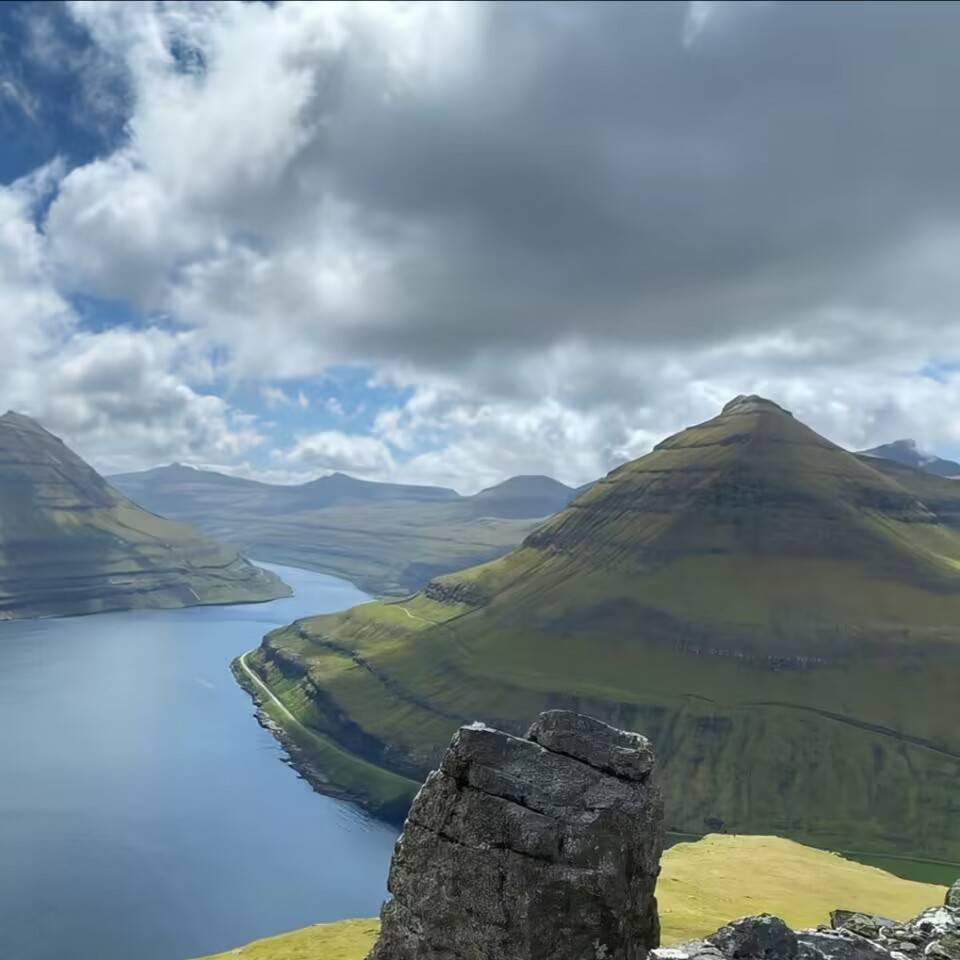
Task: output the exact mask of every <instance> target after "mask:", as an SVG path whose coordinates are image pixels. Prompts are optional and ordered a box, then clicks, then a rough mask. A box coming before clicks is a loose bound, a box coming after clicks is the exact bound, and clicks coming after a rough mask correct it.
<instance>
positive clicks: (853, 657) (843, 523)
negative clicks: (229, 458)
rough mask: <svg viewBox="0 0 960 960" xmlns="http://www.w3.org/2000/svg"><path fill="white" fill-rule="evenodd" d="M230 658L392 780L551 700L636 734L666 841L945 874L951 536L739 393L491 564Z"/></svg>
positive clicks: (957, 568) (959, 729)
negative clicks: (647, 750)
mask: <svg viewBox="0 0 960 960" xmlns="http://www.w3.org/2000/svg"><path fill="white" fill-rule="evenodd" d="M250 662H251V665H252V666H254V667H255V668H256V669H258V670H259V671H260V672H261V674H262V675H263V677H264V679H266V680H267V682H270V683H280V682H281V680H282V685H283V687H284V689H285V691H286V697H287V698H288V699H289V701H290V702H291V703H292V704H294V705H295V707H296V709H297V710H298V711H299V714H298V715H300V716H301V717H302V719H304V721H305V722H306V723H308V724H311V725H313V726H314V727H315V728H317V729H319V730H321V731H323V732H324V733H325V734H326V735H328V736H330V737H332V738H334V739H335V740H337V741H338V742H340V743H341V744H344V745H346V746H347V747H348V748H349V749H351V750H354V751H356V752H358V753H360V754H362V755H363V756H365V757H366V758H367V759H373V760H374V761H375V762H378V763H381V764H384V765H386V766H389V767H390V768H392V769H394V770H396V771H398V772H401V773H405V774H407V775H409V776H419V775H422V773H423V772H425V771H426V770H427V769H428V768H429V767H430V766H431V765H432V764H433V762H434V761H435V760H436V758H437V756H438V750H439V749H440V748H441V747H442V746H443V745H445V744H446V742H447V741H448V739H449V736H450V733H451V731H452V729H453V728H454V727H455V726H456V725H457V724H458V723H460V722H464V721H470V720H474V719H477V718H481V719H484V720H487V721H489V722H493V723H495V724H498V725H501V726H504V727H506V728H507V729H510V730H517V731H519V730H521V729H522V728H523V727H524V726H525V724H526V723H527V722H528V721H529V718H530V717H532V716H534V715H535V714H536V713H537V712H538V711H539V710H542V709H544V708H546V707H556V706H568V707H573V708H575V709H580V710H582V711H585V712H588V713H592V714H594V715H596V716H600V717H602V718H604V719H607V720H610V721H612V722H615V723H617V724H618V725H621V726H627V727H630V728H633V729H637V730H642V731H643V732H644V733H646V734H647V735H649V736H650V737H651V738H652V739H653V740H654V742H655V743H656V745H657V749H658V753H659V756H660V758H661V774H662V777H663V780H664V783H665V788H666V795H667V797H668V824H669V826H670V827H671V828H672V829H675V830H679V831H685V832H691V833H699V832H705V831H707V830H709V829H714V828H716V827H717V826H719V825H720V824H724V825H725V826H726V827H727V828H728V829H730V830H734V831H737V832H749V833H775V834H781V835H786V836H791V837H794V838H796V839H801V840H805V841H808V842H812V843H815V844H818V845H822V846H825V847H830V848H834V849H854V850H856V849H862V850H868V851H878V852H900V853H909V854H913V855H920V856H929V857H933V858H943V859H960V787H958V784H960V722H958V721H960V707H958V704H960V535H958V534H957V532H955V531H954V530H953V529H951V528H950V527H948V526H947V525H945V524H944V523H942V522H940V521H939V520H938V517H937V515H936V514H935V512H934V511H933V510H931V509H930V508H929V507H928V506H927V505H926V504H925V503H924V502H923V500H921V499H920V498H919V497H918V496H916V495H915V494H914V493H912V492H911V491H909V490H908V489H906V487H904V486H903V485H902V484H899V483H898V482H897V481H896V480H895V479H894V478H892V477H890V476H887V475H885V474H883V473H881V472H879V471H877V470H875V469H873V468H872V467H870V466H869V465H868V464H866V463H864V462H863V461H861V460H860V459H858V458H857V457H855V456H852V455H850V454H848V453H846V452H845V451H843V450H841V449H840V448H839V447H837V446H835V445H834V444H832V443H830V442H829V441H827V440H825V439H824V438H822V437H820V436H818V435H817V434H816V433H814V432H813V431H812V430H810V429H809V428H807V427H806V426H804V425H803V424H801V423H799V422H798V421H796V420H795V419H794V418H793V417H792V416H790V414H788V413H787V412H785V411H783V410H781V409H780V408H779V407H777V406H776V405H775V404H772V403H769V402H768V401H764V400H760V399H758V398H738V399H737V400H736V401H733V402H732V403H731V404H728V406H727V407H726V408H725V409H724V411H723V413H722V414H721V415H720V416H718V417H716V418H714V419H713V420H711V421H708V422H707V423H705V424H701V425H699V426H697V427H693V428H690V429H689V430H685V431H683V432H682V433H680V434H678V435H676V436H674V437H671V438H669V439H668V440H666V441H664V442H663V443H662V444H660V445H659V446H658V447H657V448H656V449H655V450H654V451H653V452H652V453H651V454H649V455H648V456H646V457H643V458H641V459H640V460H637V461H634V462H632V463H629V464H626V465H625V466H623V467H621V468H619V469H618V470H615V471H614V472H613V473H611V474H610V475H609V476H608V477H606V478H605V479H604V480H602V481H600V482H599V483H598V484H596V485H595V486H594V487H593V488H592V489H591V490H589V491H588V492H587V493H585V494H583V495H582V496H580V497H579V498H578V499H577V500H575V501H574V502H573V503H572V504H571V505H570V506H569V507H568V508H567V509H565V510H563V511H562V512H560V513H559V514H557V515H556V516H555V517H553V518H552V519H550V520H549V521H547V522H546V523H545V524H543V525H542V526H541V527H539V528H538V529H537V530H536V531H535V532H534V533H533V534H531V536H529V537H528V538H527V540H526V541H525V542H524V545H523V546H522V547H521V548H520V549H518V550H516V551H514V552H513V553H511V554H508V555H507V556H506V557H503V558H502V559H500V560H497V561H494V562H492V563H489V564H485V565H483V566H481V567H474V568H471V569H469V570H466V571H463V572H461V573H460V574H454V575H450V576H446V577H441V578H438V579H436V580H434V581H433V582H432V583H431V584H430V585H429V586H428V587H427V588H426V589H425V590H424V591H423V592H422V593H420V594H418V595H416V596H415V597H414V598H412V599H411V600H409V601H406V602H402V603H396V602H394V603H380V604H370V605H366V606H362V607H358V608H355V609H353V610H351V611H347V612H346V613H343V614H339V615H333V616H325V617H317V618H314V619H310V620H307V621H303V622H301V623H299V624H296V625H294V626H293V627H291V628H287V629H285V630H281V631H277V632H275V633H273V634H270V635H269V636H268V637H267V638H266V639H265V641H264V644H263V646H262V647H261V649H260V650H259V651H258V652H257V654H256V655H255V656H253V657H251V658H250Z"/></svg>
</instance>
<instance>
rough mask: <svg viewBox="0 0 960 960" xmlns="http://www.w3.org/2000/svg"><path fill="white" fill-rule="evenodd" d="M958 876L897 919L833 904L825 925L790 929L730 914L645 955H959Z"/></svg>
mask: <svg viewBox="0 0 960 960" xmlns="http://www.w3.org/2000/svg"><path fill="white" fill-rule="evenodd" d="M958 894H960V881H958V883H956V884H954V886H953V888H952V889H951V890H950V892H949V893H948V894H947V899H946V904H945V905H944V906H942V907H931V908H930V909H929V910H924V911H923V912H922V913H921V914H919V915H918V916H916V917H914V918H913V919H912V920H908V921H907V922H906V923H898V922H896V921H894V920H888V919H886V918H885V917H878V916H873V915H871V914H866V913H857V912H854V911H850V910H835V911H833V913H832V914H831V915H830V922H831V926H830V927H819V928H817V929H816V930H800V931H798V932H796V933H795V932H794V931H793V930H791V929H790V928H789V927H788V926H787V925H786V924H785V923H784V922H783V921H782V920H780V919H779V918H778V917H771V916H769V915H766V914H764V915H761V916H759V917H745V918H744V919H742V920H735V921H733V922H732V923H729V924H727V925H726V926H725V927H723V928H721V929H720V930H718V931H717V932H716V933H715V934H713V935H712V936H710V937H707V938H706V939H704V940H692V941H690V942H689V943H683V944H680V945H679V946H676V947H664V948H661V949H659V950H654V951H653V952H652V953H651V960H911V958H916V960H920V958H928V960H960V907H958V906H955V905H954V904H956V903H957V898H958Z"/></svg>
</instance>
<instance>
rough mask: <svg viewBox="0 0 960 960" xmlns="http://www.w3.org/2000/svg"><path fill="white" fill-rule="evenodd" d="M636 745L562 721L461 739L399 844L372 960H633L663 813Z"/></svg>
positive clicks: (601, 728) (465, 732) (645, 754)
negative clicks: (520, 731) (523, 734)
mask: <svg viewBox="0 0 960 960" xmlns="http://www.w3.org/2000/svg"><path fill="white" fill-rule="evenodd" d="M653 767H654V755H653V750H652V748H651V747H650V744H649V743H648V742H647V740H646V739H645V738H643V737H641V736H640V735H639V734H635V733H628V732H626V731H623V730H617V729H616V728H614V727H610V726H608V725H607V724H605V723H601V722H600V721H598V720H594V719H592V718H589V717H583V716H579V715H577V714H574V713H570V712H567V711H550V712H548V713H545V714H541V715H540V717H539V718H538V719H537V720H536V721H535V722H534V724H533V725H532V726H531V727H530V730H529V731H528V733H527V735H526V737H514V736H510V735H509V734H506V733H502V732H501V731H499V730H494V729H492V728H490V727H486V726H484V725H482V724H474V725H472V726H468V727H462V728H461V729H460V730H459V731H458V732H457V733H456V734H455V736H454V738H453V741H452V742H451V744H450V747H449V748H448V750H447V752H446V754H445V755H444V757H443V760H442V762H441V764H440V769H439V770H436V771H434V772H433V773H431V774H430V775H429V776H428V777H427V780H426V782H425V783H424V785H423V787H422V788H421V790H420V792H419V793H418V794H417V797H416V799H415V800H414V802H413V806H412V807H411V810H410V814H409V816H408V818H407V822H406V825H405V827H404V832H403V834H402V836H401V837H400V839H399V840H398V841H397V847H396V850H395V852H394V857H393V861H392V863H391V867H390V876H389V881H388V888H389V890H390V893H391V894H392V897H391V899H390V900H388V901H387V902H386V903H385V904H384V907H383V911H382V913H381V919H382V927H381V934H380V939H379V941H378V942H377V944H376V946H375V947H374V949H373V951H372V952H371V954H370V958H369V960H642V958H643V957H645V956H646V954H647V952H648V950H649V949H651V948H653V947H656V946H657V944H658V943H659V937H660V930H659V919H658V914H657V904H656V899H655V897H654V889H655V886H656V881H657V875H658V873H659V869H660V855H661V853H662V849H663V803H662V799H661V796H660V791H659V789H658V788H657V787H656V786H655V785H654V784H653V783H652V780H651V774H652V771H653Z"/></svg>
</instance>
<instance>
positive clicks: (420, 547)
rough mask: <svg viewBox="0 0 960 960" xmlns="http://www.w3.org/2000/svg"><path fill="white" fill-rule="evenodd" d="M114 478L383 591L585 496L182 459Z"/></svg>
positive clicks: (245, 539)
mask: <svg viewBox="0 0 960 960" xmlns="http://www.w3.org/2000/svg"><path fill="white" fill-rule="evenodd" d="M110 481H111V483H113V484H114V485H115V486H116V487H117V488H118V489H120V490H122V491H123V492H124V493H125V494H126V495H127V496H129V497H130V498H131V499H132V500H134V501H135V502H137V503H138V504H140V505H141V506H143V507H145V508H146V509H148V510H151V511H154V512H156V513H158V514H162V515H163V516H169V517H172V518H174V519H177V520H181V521H184V522H187V523H190V524H193V525H195V526H197V527H198V528H200V529H201V530H204V531H205V532H206V533H207V534H209V535H210V536H213V537H216V538H217V539H218V540H221V541H223V542H225V543H230V544H233V545H234V546H235V547H236V548H237V549H240V550H242V551H243V552H244V553H246V554H247V555H250V556H256V557H260V558H262V559H264V560H268V561H271V562H274V563H283V564H290V565H292V566H298V567H303V568H305V569H308V570H317V571H319V572H321V573H328V574H331V575H332V576H337V577H343V578H344V579H346V580H350V581H351V582H352V583H354V584H355V585H356V586H357V587H359V588H360V589H362V590H365V591H367V592H369V593H374V594H381V595H391V594H392V595H404V594H408V593H411V592H412V591H414V590H417V589H419V588H420V587H422V586H423V585H424V584H425V583H427V582H428V581H429V580H430V578H431V577H433V576H436V575H438V574H440V573H448V572H450V571H451V570H457V569H460V568H461V567H465V566H469V565H471V564H474V563H482V562H484V561H486V560H491V559H493V558H495V557H498V556H501V555H502V554H504V553H506V552H507V551H508V550H510V549H512V548H513V547H515V546H516V545H517V544H519V543H520V541H521V540H522V539H523V538H524V537H525V536H526V535H527V534H528V533H529V532H530V531H531V530H532V529H533V528H534V527H535V526H536V524H537V523H538V522H539V521H540V520H541V519H543V518H544V517H546V516H548V515H550V514H552V513H555V512H556V511H557V510H560V509H562V508H563V507H564V506H566V504H567V503H568V502H569V501H570V500H571V499H572V498H573V497H574V496H575V495H576V493H577V491H575V490H573V489H572V488H570V487H567V486H565V485H564V484H562V483H559V482H557V481H556V480H552V479H550V478H549V477H513V478H511V479H509V480H506V481H504V482H503V483H501V484H498V485H497V486H495V487H491V488H489V489H487V490H482V491H481V492H479V493H477V494H474V495H472V496H468V497H462V496H460V495H459V494H458V493H457V492H456V491H454V490H450V489H447V488H444V487H417V486H410V485H404V484H391V483H372V482H370V481H364V480H358V479H356V478H354V477H348V476H346V475H344V474H332V475H330V476H327V477H321V478H320V479H318V480H314V481H311V482H309V483H305V484H301V485H298V486H283V485H280V484H266V483H260V482H257V481H253V480H245V479H243V478H239V477H231V476H226V475H224V474H219V473H216V472H214V471H209V470H197V469H193V468H191V467H186V466H181V465H177V464H174V465H171V466H167V467H159V468H156V469H154V470H147V471H143V472H141V473H133V474H123V475H118V476H113V477H111V478H110Z"/></svg>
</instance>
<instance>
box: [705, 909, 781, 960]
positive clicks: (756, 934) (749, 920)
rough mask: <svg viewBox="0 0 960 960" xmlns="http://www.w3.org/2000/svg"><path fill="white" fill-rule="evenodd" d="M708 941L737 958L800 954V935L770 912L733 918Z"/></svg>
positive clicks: (778, 957)
mask: <svg viewBox="0 0 960 960" xmlns="http://www.w3.org/2000/svg"><path fill="white" fill-rule="evenodd" d="M707 940H708V942H709V943H712V944H713V945H714V946H715V947H716V948H717V949H718V950H719V951H720V952H721V953H722V954H723V955H724V956H725V957H732V958H734V960H793V958H794V957H796V955H797V935H796V934H795V933H794V932H793V931H792V930H791V929H790V928H789V927H788V926H787V925H786V924H785V923H784V922H783V921H782V920H781V919H780V918H779V917H773V916H771V915H770V914H768V913H764V914H761V915H760V916H759V917H744V918H743V919H742V920H734V921H733V923H728V924H727V925H726V926H725V927H721V928H720V929H719V930H718V931H717V932H716V933H715V934H714V935H713V936H712V937H707Z"/></svg>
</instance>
